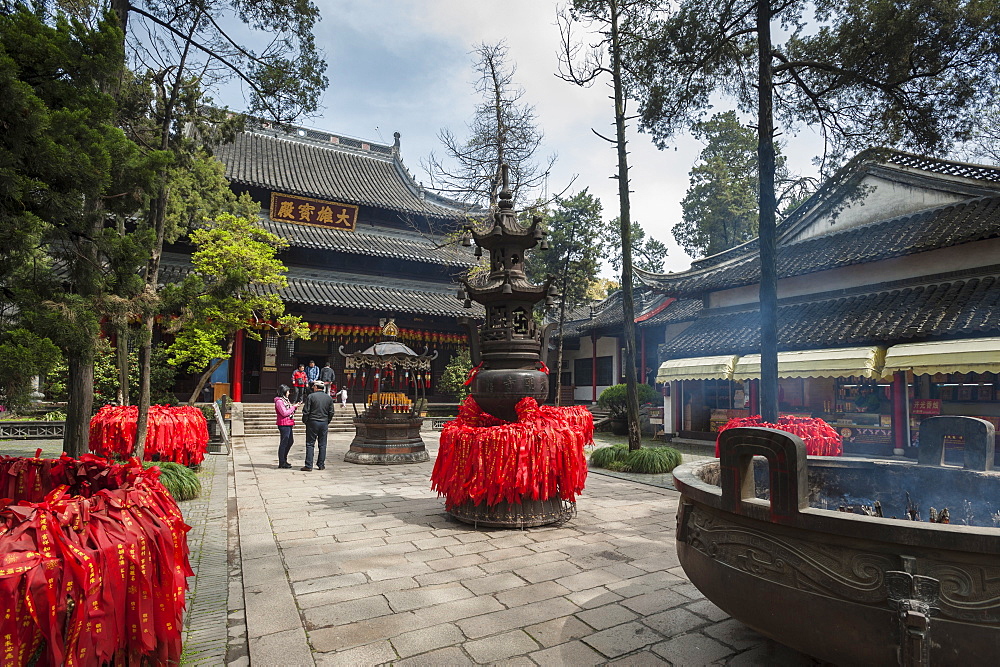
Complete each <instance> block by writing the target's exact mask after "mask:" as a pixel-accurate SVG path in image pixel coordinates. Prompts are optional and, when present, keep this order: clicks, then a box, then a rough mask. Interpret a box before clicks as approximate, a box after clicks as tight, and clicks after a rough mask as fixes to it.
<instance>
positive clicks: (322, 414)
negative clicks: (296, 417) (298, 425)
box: [302, 380, 334, 470]
mask: <svg viewBox="0 0 1000 667" xmlns="http://www.w3.org/2000/svg"><path fill="white" fill-rule="evenodd" d="M333 413H334V407H333V399H332V398H330V396H329V395H327V393H326V385H325V384H324V383H322V382H320V381H318V380H317V381H316V382H314V383H313V387H312V393H311V394H309V395H308V396H306V401H305V403H304V404H303V405H302V421H303V423H304V424H305V425H306V464H305V465H304V466H302V470H312V469H313V448H314V446H315V445H316V443H317V441H318V442H319V456H318V457H317V458H316V467H317V468H319V469H320V470H323V469H324V468H326V436H327V433H328V431H329V430H330V421H331V420H332V419H333Z"/></svg>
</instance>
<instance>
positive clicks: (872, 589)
mask: <svg viewBox="0 0 1000 667" xmlns="http://www.w3.org/2000/svg"><path fill="white" fill-rule="evenodd" d="M682 516H683V518H680V517H679V521H678V523H679V524H680V525H678V529H679V534H682V535H683V541H684V542H685V543H686V544H688V545H690V546H691V547H692V548H694V549H696V550H698V551H700V552H701V553H703V554H704V555H706V556H708V557H709V558H712V559H713V560H715V561H717V562H719V563H723V564H725V565H728V566H730V567H733V568H736V569H738V570H741V571H743V572H747V573H749V574H752V575H754V576H755V577H759V578H761V579H765V580H767V581H771V582H774V583H777V584H782V585H785V586H789V587H791V588H795V589H797V590H802V591H807V592H813V593H821V594H826V595H831V596H835V597H838V598H842V599H846V600H850V601H852V602H858V603H862V604H876V605H878V604H881V603H884V602H886V600H887V597H888V592H887V588H886V585H885V581H884V577H883V575H884V573H885V572H886V571H890V570H902V569H904V568H906V569H913V570H914V571H915V572H916V573H917V574H920V575H922V576H924V577H927V578H932V579H936V580H938V581H940V584H941V588H940V598H939V600H938V602H937V609H938V615H939V616H940V617H941V618H952V619H955V620H961V621H967V622H973V623H986V624H1000V565H998V566H997V567H979V566H975V565H969V566H966V567H960V566H958V565H955V564H954V563H943V562H939V561H934V560H930V559H926V558H919V559H914V558H910V557H902V558H901V557H897V556H888V555H885V554H876V553H872V552H870V551H861V550H858V549H851V548H847V547H841V546H834V545H831V544H822V545H821V546H820V545H818V544H817V543H814V542H809V541H805V540H797V539H789V538H778V537H775V536H774V535H771V534H769V533H767V532H763V531H758V530H754V529H752V528H748V527H747V526H745V525H742V524H738V523H733V522H729V521H726V520H724V519H720V518H719V517H716V516H713V515H711V514H706V513H704V512H703V511H700V510H698V508H696V507H695V506H693V505H687V506H685V507H684V511H683V512H682Z"/></svg>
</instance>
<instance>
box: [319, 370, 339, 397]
mask: <svg viewBox="0 0 1000 667" xmlns="http://www.w3.org/2000/svg"><path fill="white" fill-rule="evenodd" d="M319 379H320V381H321V382H322V383H323V384H325V385H326V393H327V394H329V395H330V396H333V381H334V380H335V379H337V374H336V373H334V372H333V369H332V368H330V362H329V361H328V362H326V363H325V364H324V365H323V368H321V369H319Z"/></svg>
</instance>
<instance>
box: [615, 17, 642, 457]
mask: <svg viewBox="0 0 1000 667" xmlns="http://www.w3.org/2000/svg"><path fill="white" fill-rule="evenodd" d="M609 9H610V10H611V63H612V65H611V74H612V77H613V79H614V89H615V133H616V134H615V140H616V141H615V143H616V145H617V147H618V201H619V203H620V205H621V215H620V216H619V221H620V222H621V235H622V311H623V312H622V319H623V324H624V334H625V385H626V398H627V401H628V403H627V406H626V408H627V411H626V414H627V417H628V448H629V449H630V450H634V449H639V448H640V447H641V446H642V431H641V430H640V425H639V390H638V389H637V388H636V377H635V302H634V300H633V298H632V219H631V213H630V206H629V192H628V183H629V179H628V151H627V150H626V142H625V93H624V90H623V87H622V67H621V55H622V53H621V49H622V47H621V41H620V35H619V32H618V28H619V26H618V19H619V16H620V9H621V8H620V5H619V2H618V0H611V2H610V3H609Z"/></svg>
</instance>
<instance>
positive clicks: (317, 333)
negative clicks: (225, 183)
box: [163, 126, 482, 402]
mask: <svg viewBox="0 0 1000 667" xmlns="http://www.w3.org/2000/svg"><path fill="white" fill-rule="evenodd" d="M215 154H216V156H217V157H218V158H219V160H221V161H222V162H223V164H224V165H225V169H226V177H227V178H228V179H229V181H230V184H231V187H232V189H233V190H234V191H235V192H236V193H243V192H247V193H249V194H250V196H251V197H253V198H254V200H256V201H258V202H260V205H261V214H260V224H261V226H262V227H263V228H264V229H266V230H268V231H270V232H273V233H274V234H276V235H278V236H280V237H281V238H283V239H285V240H286V241H288V243H289V247H288V248H287V249H285V250H284V251H282V252H281V253H280V254H279V258H280V259H281V260H282V261H283V262H284V263H285V265H286V266H287V267H288V274H287V275H288V287H287V288H285V289H283V290H282V291H281V296H282V298H283V299H284V300H285V303H286V312H288V313H290V314H293V315H299V316H301V317H302V318H303V319H304V320H305V321H307V322H308V323H309V325H310V329H311V330H312V337H311V339H310V340H298V341H293V340H290V339H287V338H284V337H282V336H280V332H278V331H276V330H274V328H273V327H271V326H269V325H267V324H266V323H261V324H260V325H259V327H258V328H259V330H260V333H261V334H262V340H260V341H256V340H252V339H250V338H249V337H246V336H243V335H238V336H237V339H236V341H235V345H234V353H233V356H232V358H231V359H230V360H229V362H227V363H226V364H225V365H224V366H223V367H222V368H220V370H219V371H218V372H217V373H216V374H215V375H214V376H213V378H212V379H213V382H217V383H228V384H229V393H230V395H231V396H232V397H233V399H234V400H236V401H244V402H266V401H270V400H272V399H273V397H274V394H275V391H276V390H277V387H278V385H279V384H289V385H290V384H291V376H292V372H293V371H294V369H295V367H296V366H297V365H298V364H300V363H304V364H308V362H309V361H314V362H316V364H317V365H318V366H323V365H324V364H325V363H326V362H329V363H330V364H331V367H332V368H333V369H334V371H335V373H336V376H337V382H338V384H346V385H347V386H348V389H349V390H350V388H351V376H350V374H349V373H347V372H345V371H347V370H348V369H346V368H345V364H344V358H343V357H342V356H341V354H340V353H339V350H340V347H341V346H343V347H344V350H345V351H347V352H353V351H355V350H358V349H363V348H364V347H367V346H368V345H370V344H371V343H373V342H376V341H377V340H378V339H379V338H378V337H379V333H378V332H379V329H380V327H381V325H382V324H384V323H385V322H387V321H388V320H389V319H392V320H394V321H395V324H396V326H397V327H398V328H399V329H400V336H399V339H400V340H401V341H402V342H404V343H406V344H407V345H409V346H410V347H412V348H413V349H414V350H416V351H417V352H418V353H419V352H421V351H422V350H423V348H424V347H427V348H429V349H430V350H436V351H438V356H437V358H436V359H435V360H434V362H433V364H432V369H431V376H430V377H429V378H421V381H422V382H424V383H425V386H427V387H428V389H427V392H428V394H429V395H430V397H431V398H432V400H433V399H434V398H435V397H437V398H444V397H443V396H441V395H440V392H439V390H438V388H437V381H438V379H439V378H440V376H441V373H442V371H443V370H444V367H445V365H446V364H447V363H448V361H449V360H450V359H451V357H452V356H453V355H454V354H456V352H457V351H458V350H459V349H460V348H462V347H464V346H466V344H467V343H466V340H465V335H464V333H463V331H464V330H463V329H460V328H459V326H458V323H457V318H459V317H470V316H471V317H482V313H481V312H479V310H481V309H479V310H476V309H474V310H472V311H470V310H467V309H465V308H463V307H462V302H461V301H459V300H458V299H457V298H456V296H455V289H456V285H455V282H454V280H455V277H456V276H457V275H459V274H462V273H464V272H465V271H466V270H468V269H469V268H470V267H471V266H473V265H474V264H475V263H476V258H475V257H474V255H473V254H472V252H471V250H470V249H468V248H464V247H462V246H461V244H460V243H454V242H450V241H449V239H448V238H446V234H447V233H448V232H450V231H453V230H456V229H460V228H461V225H462V223H463V222H464V221H465V220H466V218H467V216H468V215H470V214H471V215H477V214H482V211H469V209H468V207H467V206H464V205H463V204H461V203H459V202H455V201H451V200H448V199H445V198H442V197H439V196H436V195H434V194H432V193H429V192H427V191H425V190H424V189H423V187H422V186H421V185H420V184H419V183H417V182H416V181H415V180H414V178H413V177H412V176H411V174H410V173H409V171H408V170H407V169H406V167H405V166H404V165H403V162H402V160H401V157H400V144H399V134H398V133H397V134H396V135H395V143H394V144H393V145H391V146H389V145H382V144H377V143H373V142H367V141H359V140H356V139H352V138H349V137H344V136H340V135H336V134H331V133H326V132H318V131H316V130H312V129H305V128H292V129H291V130H290V131H285V130H283V129H280V130H279V129H271V128H268V127H266V126H265V127H261V128H259V129H255V130H252V131H246V132H243V133H240V134H238V135H237V136H236V138H235V140H234V141H233V142H232V143H230V144H225V145H223V146H219V147H218V148H217V149H216V151H215ZM190 252H191V249H190V248H189V247H185V246H183V245H176V246H172V247H170V248H168V249H167V252H166V253H165V254H164V260H163V270H164V273H165V276H166V277H167V279H169V275H170V274H171V273H172V272H173V273H175V274H180V273H183V272H184V271H186V270H187V268H188V267H189V266H190V265H189V261H188V258H189V256H190ZM401 381H402V380H401ZM412 381H413V379H412V378H408V379H406V382H412Z"/></svg>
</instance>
